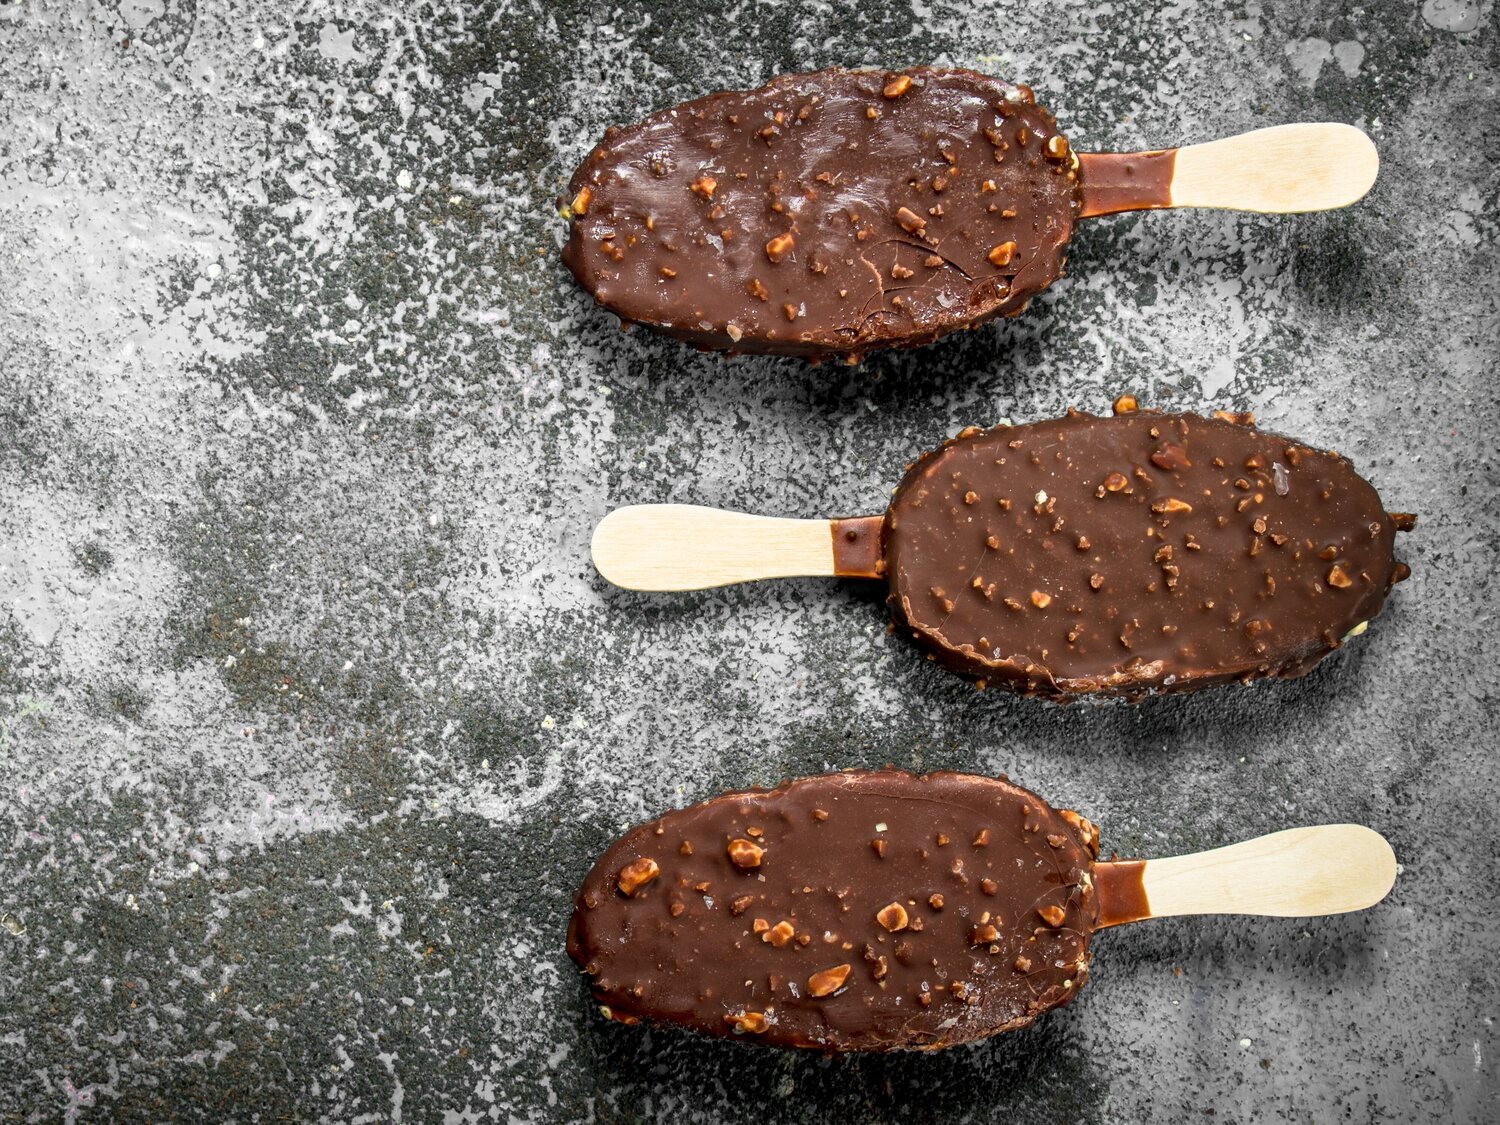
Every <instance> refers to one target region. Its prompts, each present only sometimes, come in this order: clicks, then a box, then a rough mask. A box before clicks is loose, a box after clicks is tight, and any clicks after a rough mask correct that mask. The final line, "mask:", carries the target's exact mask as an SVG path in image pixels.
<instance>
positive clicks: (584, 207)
mask: <svg viewBox="0 0 1500 1125" xmlns="http://www.w3.org/2000/svg"><path fill="white" fill-rule="evenodd" d="M593 198H594V192H593V189H591V188H589V187H587V186H584V187H581V188H579V189H578V194H577V195H575V196H574V197H573V202H572V204H571V205H570V208H569V209H570V210H571V211H572V212H573V214H575V215H587V214H588V213H589V200H591V199H593Z"/></svg>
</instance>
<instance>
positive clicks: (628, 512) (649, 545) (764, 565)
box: [592, 504, 882, 590]
mask: <svg viewBox="0 0 1500 1125" xmlns="http://www.w3.org/2000/svg"><path fill="white" fill-rule="evenodd" d="M881 519H882V517H880V516H869V517H865V518H862V519H853V520H795V519H777V518H774V517H771V516H754V515H747V514H745V513H743V512H726V511H722V510H720V509H718V508H704V507H699V506H697V505H694V504H638V505H634V506H632V507H627V508H619V509H617V510H615V511H613V512H611V513H609V515H607V516H605V517H604V519H603V520H601V521H600V523H599V526H598V527H596V528H595V529H594V538H593V544H592V551H593V557H594V567H595V569H596V570H598V571H599V573H600V574H601V575H603V576H604V578H605V579H607V580H608V581H610V582H612V583H614V584H615V585H616V586H622V587H624V588H625V589H627V590H706V589H710V588H712V587H715V586H728V585H731V584H733V583H736V582H753V581H756V580H758V579H762V578H797V577H825V576H826V577H830V578H831V577H835V576H848V577H868V578H873V577H875V576H876V575H877V574H878V573H879V556H880V521H881ZM851 535H852V536H853V538H852V539H851V538H850V536H851Z"/></svg>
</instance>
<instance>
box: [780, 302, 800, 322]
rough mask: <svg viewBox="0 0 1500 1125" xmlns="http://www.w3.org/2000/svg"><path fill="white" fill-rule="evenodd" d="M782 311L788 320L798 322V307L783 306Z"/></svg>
mask: <svg viewBox="0 0 1500 1125" xmlns="http://www.w3.org/2000/svg"><path fill="white" fill-rule="evenodd" d="M781 311H782V313H783V314H784V315H785V316H786V318H787V320H796V319H797V306H796V305H782V306H781Z"/></svg>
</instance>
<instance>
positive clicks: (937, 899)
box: [927, 895, 943, 910]
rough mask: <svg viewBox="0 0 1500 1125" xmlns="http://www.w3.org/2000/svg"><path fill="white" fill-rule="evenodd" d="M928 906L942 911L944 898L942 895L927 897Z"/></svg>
mask: <svg viewBox="0 0 1500 1125" xmlns="http://www.w3.org/2000/svg"><path fill="white" fill-rule="evenodd" d="M927 905H928V906H930V907H932V908H933V909H934V910H941V909H942V908H943V896H942V895H929V896H927Z"/></svg>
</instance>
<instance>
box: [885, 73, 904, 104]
mask: <svg viewBox="0 0 1500 1125" xmlns="http://www.w3.org/2000/svg"><path fill="white" fill-rule="evenodd" d="M910 89H911V78H910V77H909V76H908V75H905V74H898V75H896V77H895V78H892V79H891V80H890V81H889V82H887V83H886V84H885V89H884V90H882V91H880V92H881V93H882V94H884V95H885V96H886V97H888V98H899V97H900V96H901V95H902V94H904V93H906V91H908V90H910Z"/></svg>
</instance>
